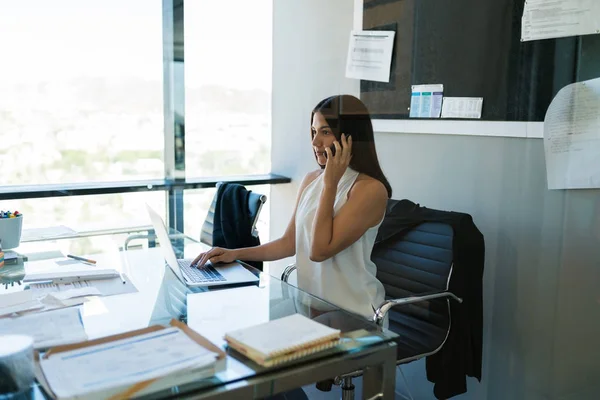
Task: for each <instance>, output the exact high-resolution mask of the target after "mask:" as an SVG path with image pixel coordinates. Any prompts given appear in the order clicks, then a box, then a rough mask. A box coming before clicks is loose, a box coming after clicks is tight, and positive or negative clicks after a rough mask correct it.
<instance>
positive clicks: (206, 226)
mask: <svg viewBox="0 0 600 400" xmlns="http://www.w3.org/2000/svg"><path fill="white" fill-rule="evenodd" d="M221 185H222V182H218V183H217V191H216V192H215V197H213V200H212V203H211V204H210V208H209V209H208V213H207V215H206V218H205V219H204V223H203V224H202V230H201V231H200V242H202V243H204V244H206V245H207V246H211V247H212V245H213V229H214V223H215V208H216V206H217V196H218V195H219V186H221ZM266 202H267V196H265V195H264V194H260V193H255V192H251V193H250V195H249V196H248V211H249V213H250V219H251V220H252V230H251V232H252V236H254V237H258V231H257V229H256V224H257V222H258V217H259V215H260V211H261V210H262V207H263V205H264V204H265V203H266Z"/></svg>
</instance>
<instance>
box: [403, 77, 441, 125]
mask: <svg viewBox="0 0 600 400" xmlns="http://www.w3.org/2000/svg"><path fill="white" fill-rule="evenodd" d="M443 97H444V85H413V86H412V94H411V97H410V118H439V117H440V113H441V112H442V99H443Z"/></svg>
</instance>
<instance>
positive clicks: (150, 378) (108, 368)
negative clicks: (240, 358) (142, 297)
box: [36, 321, 225, 399]
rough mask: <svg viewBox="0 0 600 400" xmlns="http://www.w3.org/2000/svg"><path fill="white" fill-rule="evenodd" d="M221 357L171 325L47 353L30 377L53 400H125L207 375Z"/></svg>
mask: <svg viewBox="0 0 600 400" xmlns="http://www.w3.org/2000/svg"><path fill="white" fill-rule="evenodd" d="M224 359H225V354H224V353H223V352H222V351H221V350H220V349H218V348H217V347H215V346H214V345H212V344H210V342H208V341H207V340H206V339H204V338H202V337H201V336H199V335H198V334H197V333H195V332H193V331H192V330H191V329H189V328H188V327H187V326H185V325H184V324H182V323H180V322H178V321H172V322H171V327H168V328H165V327H160V326H153V327H150V328H146V329H143V330H139V331H134V332H129V333H126V334H123V335H116V336H112V337H108V338H103V339H98V340H94V341H91V342H84V343H79V344H75V345H70V346H60V347H57V348H53V349H50V350H49V351H48V352H47V353H46V354H45V355H44V356H43V357H41V358H40V359H39V361H38V364H37V372H36V375H37V378H38V381H39V382H40V383H41V384H42V385H43V386H44V387H45V388H46V389H47V390H50V391H51V392H52V393H53V394H54V395H55V396H56V397H57V398H59V399H73V398H86V399H88V398H130V397H134V396H136V395H142V394H147V393H151V392H154V391H156V390H161V389H165V388H169V387H172V386H175V385H182V384H184V383H187V382H191V381H197V380H198V379H202V378H207V377H211V376H213V375H214V374H215V373H216V372H217V370H219V369H222V368H223V367H224ZM221 361H222V362H221Z"/></svg>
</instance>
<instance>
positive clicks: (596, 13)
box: [521, 0, 600, 42]
mask: <svg viewBox="0 0 600 400" xmlns="http://www.w3.org/2000/svg"><path fill="white" fill-rule="evenodd" d="M592 33H600V1H598V0H527V1H526V2H525V8H524V9H523V19H522V20H521V40H522V41H524V42H525V41H530V40H540V39H553V38H560V37H567V36H578V35H589V34H592Z"/></svg>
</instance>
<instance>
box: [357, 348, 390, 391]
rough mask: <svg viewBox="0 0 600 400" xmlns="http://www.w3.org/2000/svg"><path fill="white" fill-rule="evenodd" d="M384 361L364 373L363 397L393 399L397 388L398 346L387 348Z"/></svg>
mask: <svg viewBox="0 0 600 400" xmlns="http://www.w3.org/2000/svg"><path fill="white" fill-rule="evenodd" d="M383 358H384V359H383V363H382V364H381V365H378V366H374V367H368V368H367V369H365V371H364V374H363V394H362V398H363V399H368V400H371V399H393V398H394V390H395V389H396V346H390V347H389V348H388V349H387V350H385V355H384V356H383Z"/></svg>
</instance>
